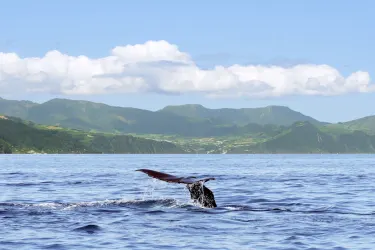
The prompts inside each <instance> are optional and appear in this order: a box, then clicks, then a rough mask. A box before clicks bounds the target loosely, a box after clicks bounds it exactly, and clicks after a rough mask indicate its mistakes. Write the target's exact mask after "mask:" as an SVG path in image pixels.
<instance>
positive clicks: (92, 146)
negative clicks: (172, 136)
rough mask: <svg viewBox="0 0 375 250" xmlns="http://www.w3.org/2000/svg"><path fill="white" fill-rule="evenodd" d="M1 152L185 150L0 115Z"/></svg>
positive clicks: (163, 143)
mask: <svg viewBox="0 0 375 250" xmlns="http://www.w3.org/2000/svg"><path fill="white" fill-rule="evenodd" d="M0 152H2V153H11V152H13V153H26V152H44V153H120V154H121V153H132V154H134V153H139V154H142V153H147V154H152V153H185V151H184V150H182V149H181V148H180V147H178V146H176V145H175V144H173V143H170V142H166V141H156V140H149V139H144V138H138V137H134V136H130V135H111V134H101V133H87V132H82V131H77V130H67V129H62V128H60V127H51V126H40V125H35V124H33V123H32V122H26V121H22V120H21V119H19V118H12V117H5V116H1V117H0Z"/></svg>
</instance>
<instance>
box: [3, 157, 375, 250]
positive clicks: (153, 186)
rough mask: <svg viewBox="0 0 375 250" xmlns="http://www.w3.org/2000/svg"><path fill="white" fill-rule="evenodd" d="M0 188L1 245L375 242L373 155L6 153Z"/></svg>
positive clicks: (345, 245) (358, 245)
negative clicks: (197, 196) (157, 175)
mask: <svg viewBox="0 0 375 250" xmlns="http://www.w3.org/2000/svg"><path fill="white" fill-rule="evenodd" d="M139 168H148V169H153V170H157V171H162V172H166V173H169V174H174V175H178V176H192V175H194V176H198V177H215V178H216V180H212V181H209V182H207V183H206V186H207V187H208V188H210V189H211V190H212V191H213V192H214V194H215V199H216V203H217V205H218V207H217V208H213V209H211V208H201V207H199V206H198V205H196V204H193V203H192V201H191V200H190V196H189V192H188V190H187V189H186V187H185V185H184V184H172V183H166V182H162V181H159V180H155V179H152V178H150V177H148V176H147V175H146V174H144V173H141V172H137V171H135V170H136V169H139ZM0 190H1V192H0V249H278V250H282V249H371V250H372V249H375V219H374V218H375V156H373V155H1V156H0Z"/></svg>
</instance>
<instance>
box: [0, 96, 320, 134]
mask: <svg viewBox="0 0 375 250" xmlns="http://www.w3.org/2000/svg"><path fill="white" fill-rule="evenodd" d="M180 109H181V110H180ZM1 113H2V114H5V115H8V116H16V117H20V118H22V119H25V120H30V121H33V122H35V123H39V124H46V125H53V126H61V127H65V128H75V129H82V130H86V131H92V130H94V131H102V132H110V133H136V134H169V135H173V134H176V135H181V136H195V137H197V136H200V137H202V136H223V135H232V134H238V133H241V131H244V130H245V131H246V129H253V128H254V126H256V125H266V124H273V125H290V124H293V123H294V122H295V121H299V120H302V121H303V120H306V121H310V122H311V123H313V124H321V123H320V122H318V121H316V120H315V119H313V118H311V117H308V116H304V115H302V114H300V113H298V112H295V111H293V110H290V109H289V108H286V107H278V106H272V107H266V108H257V109H218V110H212V109H206V108H204V107H203V106H199V105H183V106H168V107H166V108H165V109H162V110H159V111H155V112H153V111H148V110H142V109H136V108H123V107H114V106H109V105H106V104H101V103H94V102H89V101H75V100H68V99H52V100H50V101H47V102H45V103H42V104H36V103H31V102H26V101H9V100H4V99H2V100H1V103H0V114H1ZM248 124H250V125H248ZM246 126H247V127H246ZM250 127H253V128H250Z"/></svg>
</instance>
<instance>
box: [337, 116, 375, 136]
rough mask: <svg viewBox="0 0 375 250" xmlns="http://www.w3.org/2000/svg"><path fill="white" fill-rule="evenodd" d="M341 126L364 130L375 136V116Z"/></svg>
mask: <svg viewBox="0 0 375 250" xmlns="http://www.w3.org/2000/svg"><path fill="white" fill-rule="evenodd" d="M341 125H342V126H344V127H345V128H347V129H351V130H362V131H365V132H367V133H370V134H375V115H373V116H366V117H363V118H360V119H356V120H352V121H348V122H344V123H341Z"/></svg>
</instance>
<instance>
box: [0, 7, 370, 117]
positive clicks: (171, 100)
mask: <svg viewBox="0 0 375 250" xmlns="http://www.w3.org/2000/svg"><path fill="white" fill-rule="evenodd" d="M374 10H375V2H373V1H370V0H368V1H357V2H355V1H348V0H340V1H339V0H337V1H336V0H331V1H320V0H315V1H296V0H295V1H292V0H289V1H276V0H274V1H267V0H263V1H245V0H244V1H239V0H238V1H210V0H207V1H194V0H193V1H184V2H183V1H164V0H159V1H151V0H149V1H142V0H138V1H130V0H129V1H120V0H112V1H109V2H107V3H105V2H103V1H96V2H95V1H84V0H81V1H71V0H65V1H57V0H56V1H47V0H44V1H42V0H34V1H18V0H14V1H8V2H5V1H4V2H3V3H2V8H1V10H0V12H1V13H0V28H1V30H2V36H1V38H0V52H4V53H11V52H14V53H16V54H17V55H18V56H19V57H20V58H32V57H36V58H42V57H44V56H45V54H46V53H47V52H48V51H51V50H58V51H59V52H61V53H62V54H67V55H69V56H73V57H78V56H80V55H85V56H87V57H89V58H103V57H106V56H108V55H109V54H110V51H111V50H112V49H113V48H115V47H116V46H126V45H136V44H144V43H146V42H147V41H160V40H165V41H167V42H168V43H169V44H174V45H176V46H178V50H179V51H181V52H183V53H186V54H188V55H189V56H191V60H192V61H194V63H195V64H196V65H197V67H199V69H201V70H206V69H207V70H212V69H214V68H215V66H218V65H220V66H223V67H230V66H232V65H235V64H239V65H249V64H250V65H259V64H260V65H264V66H265V67H267V66H270V65H277V66H280V67H290V66H293V65H298V64H317V65H321V64H326V65H329V66H330V67H332V68H334V69H336V70H337V71H338V72H339V73H340V74H341V75H342V76H343V77H348V76H350V74H352V73H354V72H357V71H362V72H367V73H368V74H369V75H370V82H371V83H373V78H374V75H375V68H374V63H373V62H374V58H375V50H374V49H373V44H374V40H375V31H374V28H373V24H374V23H375V15H374V14H375V13H374ZM56 58H57V57H56ZM169 58H170V57H168V59H169ZM173 58H174V57H173ZM184 62H185V61H184ZM137 69H138V71H144V70H145V69H144V68H137ZM147 69H149V68H147ZM183 69H184V68H182V70H183ZM189 69H190V68H189ZM138 71H137V72H138ZM158 76H159V75H152V78H148V79H154V80H155V79H159V78H158ZM219 76H221V77H222V78H224V77H223V75H219ZM168 77H171V76H169V75H166V76H164V78H160V79H163V81H169V78H168ZM12 79H14V77H13V78H12ZM49 79H51V78H49ZM54 79H55V78H54ZM58 79H60V78H58ZM160 79H159V80H160ZM189 79H191V78H189ZM194 79H195V78H194ZM209 79H214V80H215V79H216V80H218V79H221V78H217V74H216V75H215V76H214V77H212V78H209ZM21 80H22V79H21ZM214 80H212V81H214ZM54 81H55V80H54ZM160 81H161V80H160ZM172 83H173V82H172V81H171V84H172ZM45 84H47V83H45ZM54 84H55V85H54V86H55V87H54V88H53V89H52V88H48V90H46V91H41V92H38V93H35V92H27V91H18V90H19V89H20V88H25V89H26V88H27V86H29V85H27V86H26V85H22V84H21V83H20V82H19V81H18V82H17V83H12V84H8V85H5V84H4V86H7V90H6V91H5V90H4V89H1V90H2V92H3V93H4V94H0V96H2V97H4V98H9V99H28V100H34V101H39V102H41V101H45V100H48V99H50V98H53V97H65V98H71V99H86V100H92V101H100V102H104V103H108V104H111V105H118V106H132V107H138V108H145V109H151V110H155V109H159V108H162V107H164V106H165V105H168V104H185V103H200V104H202V105H204V106H206V107H210V108H220V107H234V108H240V107H259V106H266V105H286V106H289V107H290V108H292V109H294V110H297V111H300V112H302V113H304V114H306V115H310V116H313V117H314V118H317V119H320V120H324V121H330V122H336V121H345V120H351V119H355V118H359V117H363V116H366V115H374V114H375V109H374V108H373V107H374V106H375V94H374V92H370V91H369V92H367V93H343V94H339V95H335V96H324V95H306V94H303V93H301V91H300V92H298V93H293V94H291V95H281V96H278V97H275V96H268V95H265V96H262V97H261V98H259V97H253V96H251V97H231V98H208V97H206V96H205V95H204V94H203V92H204V91H203V92H202V93H201V92H199V91H198V92H191V91H190V92H189V91H187V92H186V93H181V94H179V95H175V94H165V93H163V91H156V92H146V93H145V92H140V93H139V92H138V91H135V92H132V93H122V92H121V93H120V92H119V93H116V92H114V93H100V94H89V95H87V94H85V95H83V94H80V93H78V94H69V93H71V92H69V91H65V92H64V93H62V92H59V91H58V90H57V89H60V87H56V86H60V85H58V84H59V83H56V82H54ZM147 84H150V83H147ZM151 84H152V83H151ZM210 84H211V83H210ZM225 84H226V83H225ZM228 84H229V83H228ZM233 84H234V85H233V86H239V85H238V83H233ZM236 84H237V85H236ZM0 86H1V82H0ZM40 86H41V85H40ZM230 86H232V85H230ZM241 86H242V85H241ZM211 87H212V86H211V85H209V87H208V85H207V86H206V85H205V86H204V87H202V88H200V90H201V89H207V88H210V91H211ZM12 88H14V89H12ZM123 88H124V87H122V89H123ZM10 89H12V91H11V90H10ZM51 89H52V90H51ZM165 89H168V91H169V89H170V86H169V85H168V87H165V86H164V87H163V90H165ZM184 89H186V90H187V89H188V88H184ZM216 90H217V89H215V91H216ZM168 91H167V92H168ZM230 91H232V89H227V90H224V92H230ZM233 91H234V90H233ZM251 91H253V90H251ZM321 91H323V92H324V90H321ZM182 92H183V91H182ZM215 93H216V92H215Z"/></svg>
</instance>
